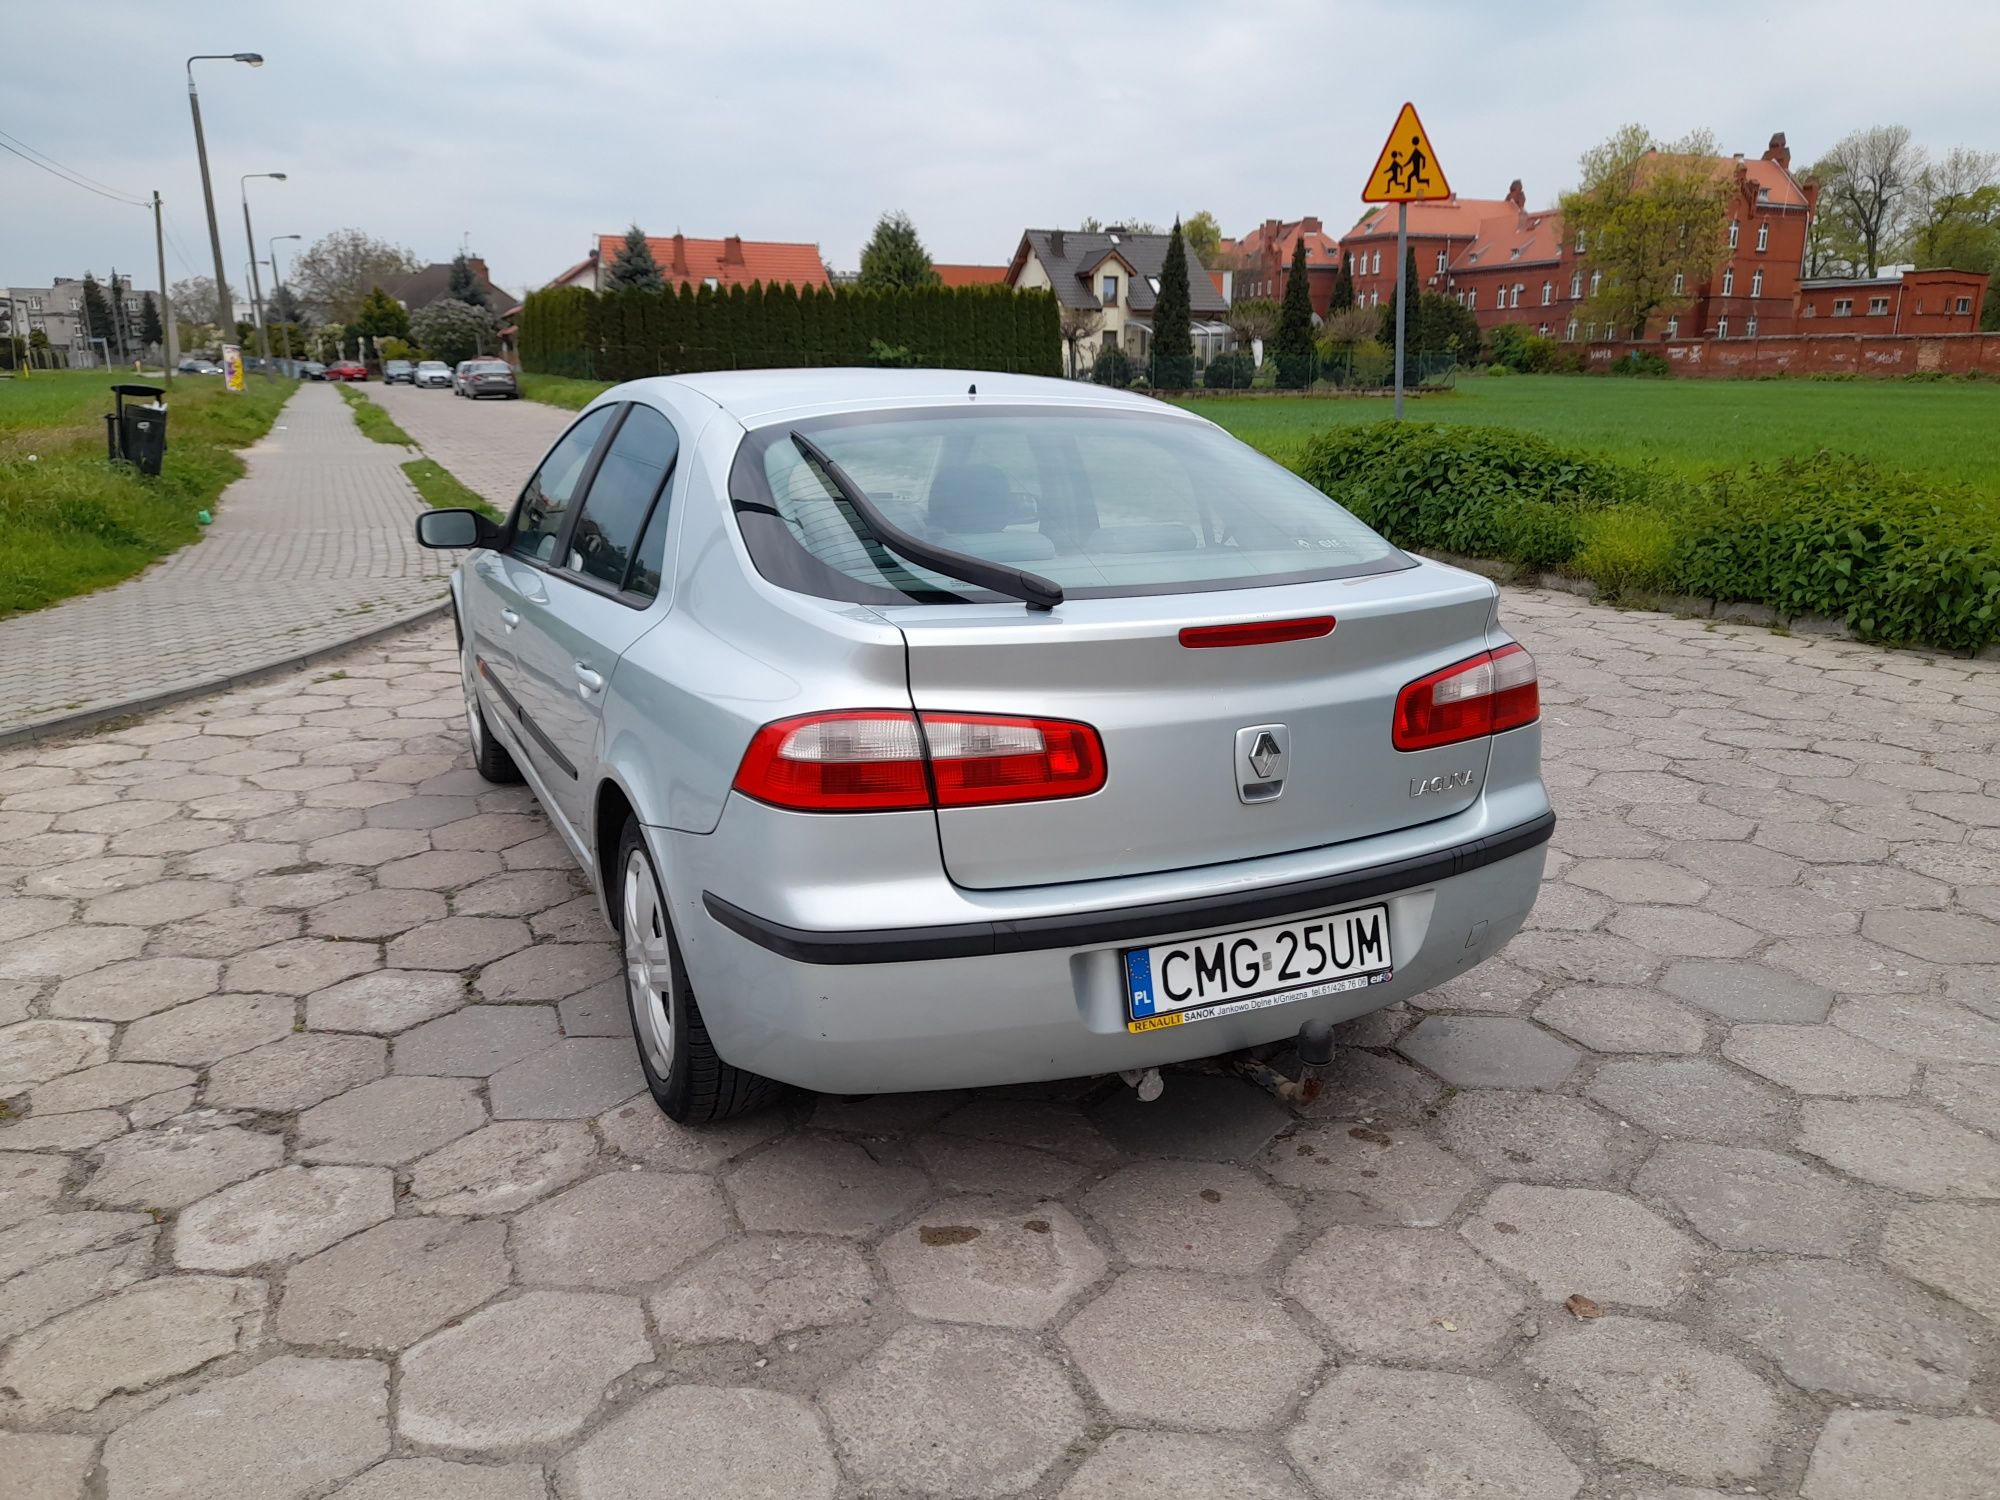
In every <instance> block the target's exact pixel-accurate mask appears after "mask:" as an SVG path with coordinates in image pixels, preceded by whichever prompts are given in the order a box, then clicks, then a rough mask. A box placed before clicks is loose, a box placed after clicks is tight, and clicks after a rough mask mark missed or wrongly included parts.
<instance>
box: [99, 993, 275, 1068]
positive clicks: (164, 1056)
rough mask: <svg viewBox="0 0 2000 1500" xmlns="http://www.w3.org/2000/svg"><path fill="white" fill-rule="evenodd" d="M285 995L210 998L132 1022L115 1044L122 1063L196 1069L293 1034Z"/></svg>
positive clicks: (213, 996)
mask: <svg viewBox="0 0 2000 1500" xmlns="http://www.w3.org/2000/svg"><path fill="white" fill-rule="evenodd" d="M295 1010H296V1006H295V1005H294V1003H293V1001H292V999H291V997H290V996H288V995H210V996H209V997H208V998H207V999H205V1000H190V1001H188V1002H187V1003H186V1004H185V1005H177V1006H175V1007H174V1008H173V1009H172V1010H163V1011H158V1012H156V1013H154V1014H153V1015H150V1016H147V1017H146V1018H145V1019H144V1020H140V1021H134V1022H133V1023H132V1024H131V1025H130V1026H128V1027H126V1028H125V1034H124V1036H123V1037H122V1038H121V1039H120V1040H119V1043H118V1056H119V1058H120V1059H121V1060H123V1061H125V1062H164V1063H179V1064H181V1065H183V1066H185V1067H200V1066H202V1065H203V1064H206V1063H212V1062H217V1061H219V1060H220V1059H222V1058H225V1057H231V1056H234V1055H235V1054H236V1053H238V1052H247V1051H249V1050H250V1049H251V1048H252V1047H261V1046H262V1045H264V1044H265V1043H266V1042H274V1041H277V1040H278V1039H279V1038H280V1037H284V1036H287V1035H289V1034H290V1033H291V1030H292V1017H293V1014H294V1012H295Z"/></svg>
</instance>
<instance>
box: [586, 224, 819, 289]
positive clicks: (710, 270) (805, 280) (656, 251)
mask: <svg viewBox="0 0 2000 1500" xmlns="http://www.w3.org/2000/svg"><path fill="white" fill-rule="evenodd" d="M624 244H625V236H624V235H622V234H600V235H599V236H597V243H596V244H595V245H594V246H593V247H592V248H591V251H590V253H589V254H588V255H586V256H585V257H584V258H583V259H582V260H580V261H578V262H577V263H576V264H575V265H573V266H571V267H570V268H569V269H568V270H567V271H564V272H563V273H562V274H561V275H560V276H557V277H556V278H555V279H554V280H552V281H550V282H549V283H548V284H549V285H550V286H552V287H554V286H581V287H588V288H589V289H590V290H591V291H594V292H601V291H603V290H604V289H605V287H606V286H607V285H608V284H609V280H610V275H611V266H612V263H613V262H614V261H615V260H616V259H617V258H618V252H619V250H620V249H621V248H622V247H623V246H624ZM646 245H647V248H648V249H650V250H651V251H652V252H653V260H654V262H655V263H656V264H657V265H658V266H659V268H660V274H661V275H662V276H663V277H665V278H666V280H667V283H668V284H669V285H676V284H680V285H690V286H712V287H715V288H716V289H717V290H719V291H727V290H729V288H731V287H733V286H749V285H751V284H752V283H754V282H762V283H764V284H765V285H767V286H782V285H784V284H786V283H788V282H789V283H790V284H791V285H793V286H797V287H807V286H821V287H823V286H829V285H831V284H832V283H831V279H830V278H829V277H828V276H827V272H826V263H825V262H824V261H822V260H821V259H820V256H819V246H817V245H805V244H796V243H792V242H789V241H784V240H746V239H744V238H743V237H742V236H741V235H736V234H732V235H729V236H727V237H726V238H723V239H719V240H702V239H690V238H689V237H688V236H686V235H684V234H673V235H652V234H649V235H647V236H646Z"/></svg>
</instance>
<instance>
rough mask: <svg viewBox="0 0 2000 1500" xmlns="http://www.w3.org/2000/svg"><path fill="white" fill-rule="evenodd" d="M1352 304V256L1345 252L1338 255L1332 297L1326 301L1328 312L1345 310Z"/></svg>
mask: <svg viewBox="0 0 2000 1500" xmlns="http://www.w3.org/2000/svg"><path fill="white" fill-rule="evenodd" d="M1352 306H1354V258H1353V257H1352V256H1350V255H1347V254H1346V253H1344V252H1343V253H1342V255H1341V257H1340V270H1339V272H1338V273H1337V274H1336V275H1335V276H1334V278H1333V297H1332V299H1331V300H1330V301H1329V302H1328V303H1327V310H1328V311H1329V312H1346V311H1347V309H1348V308H1350V307H1352Z"/></svg>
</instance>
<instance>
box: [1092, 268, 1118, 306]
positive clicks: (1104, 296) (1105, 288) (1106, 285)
mask: <svg viewBox="0 0 2000 1500" xmlns="http://www.w3.org/2000/svg"><path fill="white" fill-rule="evenodd" d="M1097 295H1098V297H1099V299H1100V305H1102V306H1104V307H1116V306H1117V305H1118V273H1117V272H1116V271H1106V272H1105V273H1104V274H1103V275H1102V276H1101V277H1099V278H1098V281H1097Z"/></svg>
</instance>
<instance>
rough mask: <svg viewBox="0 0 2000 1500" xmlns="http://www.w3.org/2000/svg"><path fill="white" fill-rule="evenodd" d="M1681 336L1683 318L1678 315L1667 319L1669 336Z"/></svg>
mask: <svg viewBox="0 0 2000 1500" xmlns="http://www.w3.org/2000/svg"><path fill="white" fill-rule="evenodd" d="M1680 336H1681V320H1680V319H1679V318H1677V317H1674V318H1669V319H1667V337H1668V338H1670V339H1677V338H1679V337H1680Z"/></svg>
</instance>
